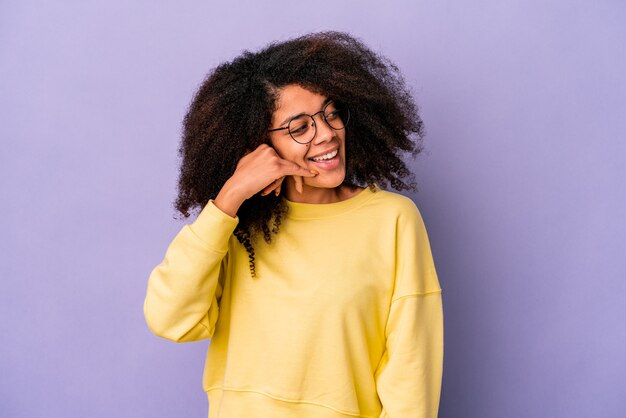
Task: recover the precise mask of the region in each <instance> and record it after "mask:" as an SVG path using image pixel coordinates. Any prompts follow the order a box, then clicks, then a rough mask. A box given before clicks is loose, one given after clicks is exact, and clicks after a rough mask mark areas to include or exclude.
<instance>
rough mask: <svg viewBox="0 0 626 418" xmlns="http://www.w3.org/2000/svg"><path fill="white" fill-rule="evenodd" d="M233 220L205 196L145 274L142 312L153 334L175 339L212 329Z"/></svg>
mask: <svg viewBox="0 0 626 418" xmlns="http://www.w3.org/2000/svg"><path fill="white" fill-rule="evenodd" d="M238 223H239V218H238V217H235V218H233V217H231V216H229V215H227V214H226V213H224V212H222V211H221V210H220V209H219V208H218V207H217V206H215V204H214V203H213V201H212V200H210V201H209V202H208V203H207V205H206V206H205V207H204V208H203V210H202V211H201V212H200V214H199V215H198V217H197V218H196V220H195V221H194V222H193V223H191V224H187V225H185V226H184V227H183V228H182V229H181V230H180V231H179V232H178V234H177V235H176V237H174V239H173V240H172V242H171V243H170V245H169V246H168V248H167V251H166V252H165V257H164V258H163V261H161V263H160V264H159V265H157V266H156V267H155V268H154V269H153V270H152V272H151V273H150V277H149V279H148V289H147V293H146V297H145V300H144V316H145V319H146V323H147V324H148V327H149V328H150V329H151V330H152V332H153V333H154V334H155V335H157V336H159V337H163V338H166V339H168V340H172V341H176V342H186V341H197V340H201V339H205V338H210V337H211V336H212V335H213V332H214V331H215V323H216V321H217V317H218V311H219V306H218V301H219V300H220V297H221V294H222V284H221V283H223V282H224V277H223V276H224V274H225V271H226V265H227V263H228V241H229V239H230V236H231V235H232V233H233V232H234V230H235V227H236V226H237V224H238Z"/></svg>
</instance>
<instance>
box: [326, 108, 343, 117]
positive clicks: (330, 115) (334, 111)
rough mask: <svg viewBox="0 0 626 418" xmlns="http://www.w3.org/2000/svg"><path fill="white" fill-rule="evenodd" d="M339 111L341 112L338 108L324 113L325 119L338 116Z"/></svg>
mask: <svg viewBox="0 0 626 418" xmlns="http://www.w3.org/2000/svg"><path fill="white" fill-rule="evenodd" d="M340 113H341V112H340V111H339V110H333V111H332V112H330V113H327V114H326V119H335V118H338V117H339V114H340Z"/></svg>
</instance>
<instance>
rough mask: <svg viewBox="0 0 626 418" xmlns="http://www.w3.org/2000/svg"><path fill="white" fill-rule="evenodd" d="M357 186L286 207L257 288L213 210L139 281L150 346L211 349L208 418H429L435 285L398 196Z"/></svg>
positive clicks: (437, 318) (412, 212) (432, 411)
mask: <svg viewBox="0 0 626 418" xmlns="http://www.w3.org/2000/svg"><path fill="white" fill-rule="evenodd" d="M374 187H375V190H374V191H373V190H371V189H370V188H365V189H364V190H363V191H361V192H359V193H358V194H356V195H355V196H353V197H351V198H349V199H347V200H344V201H341V202H337V203H329V204H307V203H295V202H291V201H287V204H288V207H289V212H288V214H287V216H286V218H284V219H283V222H282V224H281V226H280V231H279V232H278V234H276V235H273V236H272V243H271V244H267V243H265V241H264V240H263V239H258V240H257V241H256V242H255V264H256V272H257V277H256V278H252V277H251V276H250V272H249V263H248V253H247V252H246V251H245V249H244V247H243V246H242V245H241V244H240V243H239V242H238V241H237V239H236V238H235V236H234V235H233V231H234V229H235V226H236V225H237V223H238V221H239V219H238V217H235V218H232V217H230V216H228V215H227V214H226V213H224V212H222V211H221V210H220V209H219V208H217V206H215V205H214V204H213V201H209V203H208V204H207V205H206V206H205V208H204V209H203V210H202V211H201V212H200V214H199V215H198V217H197V218H196V220H195V221H194V222H193V223H191V224H186V225H185V226H183V227H182V229H181V230H180V232H179V233H178V234H177V235H176V237H175V238H174V240H173V241H172V242H171V243H170V245H169V247H168V248H167V252H166V253H165V258H164V259H163V261H162V262H161V263H160V264H159V265H158V266H156V267H155V268H154V269H153V270H152V272H151V274H150V278H149V281H148V290H147V295H146V299H145V303H144V313H145V318H146V321H147V323H148V325H149V327H150V329H151V330H152V331H153V332H154V333H155V334H156V335H158V336H161V337H164V338H167V339H170V340H173V341H177V342H183V341H196V340H201V339H205V338H211V343H210V345H209V349H208V353H207V358H206V366H205V370H204V377H203V385H204V390H205V391H206V393H207V396H208V401H209V418H348V417H361V418H418V417H419V418H433V417H436V416H437V410H438V407H439V396H440V388H441V379H442V365H443V311H442V300H441V288H440V286H439V281H438V279H437V273H436V271H435V266H434V263H433V259H432V255H431V250H430V245H429V241H428V236H427V234H426V229H425V227H424V223H423V221H422V218H421V215H420V213H419V211H418V209H417V207H416V206H415V204H414V203H413V201H412V200H410V199H409V198H407V197H405V196H402V195H400V194H397V193H394V192H390V191H384V190H381V189H380V188H379V187H378V186H374Z"/></svg>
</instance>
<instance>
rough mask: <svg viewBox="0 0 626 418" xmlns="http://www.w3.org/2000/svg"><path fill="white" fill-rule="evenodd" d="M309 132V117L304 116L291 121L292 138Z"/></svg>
mask: <svg viewBox="0 0 626 418" xmlns="http://www.w3.org/2000/svg"><path fill="white" fill-rule="evenodd" d="M308 130H309V117H308V116H304V117H301V118H297V119H294V120H292V121H291V123H290V124H289V132H290V133H291V135H292V136H300V135H303V134H305V133H306V132H307V131H308Z"/></svg>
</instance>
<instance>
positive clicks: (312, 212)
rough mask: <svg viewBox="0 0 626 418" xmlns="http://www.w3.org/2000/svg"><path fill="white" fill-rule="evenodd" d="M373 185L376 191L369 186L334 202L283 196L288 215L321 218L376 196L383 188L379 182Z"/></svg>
mask: <svg viewBox="0 0 626 418" xmlns="http://www.w3.org/2000/svg"><path fill="white" fill-rule="evenodd" d="M373 187H374V191H372V190H371V189H370V187H369V186H367V187H365V189H363V190H361V191H359V192H358V193H357V194H355V195H354V196H352V197H350V198H348V199H346V200H342V201H339V202H334V203H299V202H292V201H290V200H287V199H286V198H285V197H283V200H284V201H285V203H286V204H287V207H288V212H287V217H288V218H294V219H319V218H328V217H332V216H337V215H340V214H342V213H345V212H348V211H350V210H353V209H356V208H358V207H359V206H362V205H363V204H365V203H366V202H367V201H368V200H370V199H371V198H372V197H374V193H375V192H379V191H380V190H381V189H380V188H379V187H378V185H377V184H373Z"/></svg>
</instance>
